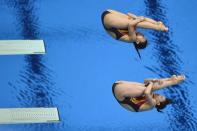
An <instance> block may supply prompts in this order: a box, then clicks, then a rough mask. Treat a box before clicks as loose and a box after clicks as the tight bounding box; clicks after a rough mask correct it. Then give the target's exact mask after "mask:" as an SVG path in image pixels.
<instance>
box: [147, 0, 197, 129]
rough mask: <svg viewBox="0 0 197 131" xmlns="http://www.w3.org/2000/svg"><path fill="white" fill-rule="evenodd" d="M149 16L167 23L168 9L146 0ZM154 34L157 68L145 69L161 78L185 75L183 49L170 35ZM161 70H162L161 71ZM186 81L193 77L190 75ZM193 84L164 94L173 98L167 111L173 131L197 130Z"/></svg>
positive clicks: (156, 1)
mask: <svg viewBox="0 0 197 131" xmlns="http://www.w3.org/2000/svg"><path fill="white" fill-rule="evenodd" d="M145 4H146V11H147V12H146V14H147V15H148V16H150V17H152V18H153V19H156V20H159V21H163V22H164V23H167V22H168V21H167V17H166V9H165V6H164V5H163V3H162V1H161V0H145ZM170 33H173V32H168V33H163V32H157V31H153V32H152V36H153V41H154V43H155V44H154V47H153V48H154V50H153V52H154V54H153V57H154V58H155V59H156V61H157V63H158V65H157V67H155V66H145V68H147V69H148V70H150V71H152V72H154V73H155V74H158V75H159V76H160V77H169V76H171V75H173V74H182V73H185V71H184V70H183V68H182V66H181V65H183V61H182V60H181V58H180V57H179V53H181V52H180V49H179V47H178V46H177V45H176V44H173V41H172V39H171V34H170ZM158 67H159V68H158ZM187 79H190V76H189V75H187ZM191 82H192V81H191V80H190V81H187V82H185V83H184V84H181V85H177V86H173V87H172V88H168V89H166V90H165V92H164V93H165V95H166V96H167V97H169V98H173V102H174V103H173V104H172V109H171V110H170V112H168V113H167V114H168V116H167V117H168V121H169V127H170V129H171V130H179V131H180V130H191V131H192V130H196V128H197V126H196V124H197V119H196V117H195V116H194V114H193V112H194V108H193V107H192V105H191V102H190V99H189V93H188V87H189V86H191V84H190V83H191Z"/></svg>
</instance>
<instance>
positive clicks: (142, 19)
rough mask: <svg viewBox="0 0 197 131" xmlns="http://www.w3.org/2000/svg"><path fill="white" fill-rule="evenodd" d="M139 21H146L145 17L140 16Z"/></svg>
mask: <svg viewBox="0 0 197 131" xmlns="http://www.w3.org/2000/svg"><path fill="white" fill-rule="evenodd" d="M137 19H139V20H140V21H144V20H145V18H144V16H138V17H137Z"/></svg>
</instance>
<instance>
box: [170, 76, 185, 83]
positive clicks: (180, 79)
mask: <svg viewBox="0 0 197 131" xmlns="http://www.w3.org/2000/svg"><path fill="white" fill-rule="evenodd" d="M185 79H186V78H185V75H178V76H176V75H173V76H172V77H171V80H175V81H178V82H180V81H183V80H185Z"/></svg>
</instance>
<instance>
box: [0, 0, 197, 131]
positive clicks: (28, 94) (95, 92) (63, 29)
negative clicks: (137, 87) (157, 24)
mask: <svg viewBox="0 0 197 131" xmlns="http://www.w3.org/2000/svg"><path fill="white" fill-rule="evenodd" d="M196 5H197V1H195V0H190V2H188V1H186V0H182V1H165V0H138V1H128V0H126V1H122V0H116V1H112V0H108V1H106V0H94V1H92V0H83V1H79V0H78V1H77V0H59V1H54V0H51V1H46V0H42V1H41V0H0V10H1V12H0V17H1V21H0V39H1V40H5V39H6V40H9V39H43V40H44V41H45V45H46V54H45V55H16V56H14V55H12V56H0V63H1V65H0V67H1V68H0V72H1V75H0V78H1V82H0V84H1V95H0V107H1V108H16V107H58V108H59V111H60V118H61V122H60V123H55V124H20V125H0V131H26V130H28V131H67V130H68V131H100V130H102V131H114V130H116V131H150V130H151V131H157V130H159V131H166V130H171V131H186V130H187V131H196V130H197V126H196V125H197V114H196V108H197V106H196V100H197V96H196V92H197V89H196V82H195V80H196V78H197V75H196V73H197V71H196V66H197V61H196V60H195V56H196V53H195V52H196V50H197V45H196V43H195V42H196V41H195V38H196V36H195V34H197V30H196V28H195V26H196V25H195V24H196V23H197V18H196V17H195V16H196V14H195V12H196V11H197V8H195V7H196ZM109 8H110V9H114V10H118V11H121V12H125V13H126V12H132V13H135V14H137V15H142V16H148V17H151V18H154V19H156V20H160V21H163V22H164V23H165V24H166V25H167V26H168V27H169V32H167V33H163V32H158V31H153V30H143V29H141V30H140V31H141V32H143V33H144V34H145V35H146V37H147V38H148V39H149V45H148V47H147V48H146V49H145V50H142V51H140V52H141V56H142V59H141V60H140V59H139V58H138V55H137V54H136V52H135V49H134V48H133V45H131V44H125V43H123V42H120V41H116V40H114V39H112V38H111V37H110V36H109V35H108V34H107V33H106V32H105V30H104V29H103V27H102V23H101V20H100V16H101V13H102V12H103V11H104V10H106V9H109ZM173 74H185V75H186V77H187V80H186V81H185V82H184V83H182V84H180V85H178V86H173V87H170V88H166V89H164V90H161V91H158V93H160V94H163V95H165V96H167V97H169V98H171V99H173V104H172V105H170V106H168V107H167V108H166V109H165V110H164V113H158V112H157V111H156V110H155V109H154V110H151V111H147V112H140V113H134V112H129V111H127V110H125V109H124V108H122V107H121V106H120V105H119V104H118V103H117V102H116V100H115V98H114V97H113V95H112V92H111V86H112V84H113V82H114V81H116V80H128V81H138V82H143V80H144V79H145V78H155V77H156V78H157V77H169V76H171V75H173Z"/></svg>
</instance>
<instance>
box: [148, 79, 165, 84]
mask: <svg viewBox="0 0 197 131" xmlns="http://www.w3.org/2000/svg"><path fill="white" fill-rule="evenodd" d="M150 82H152V83H153V84H155V83H158V84H159V85H161V84H163V81H162V80H160V79H145V80H144V84H148V83H150Z"/></svg>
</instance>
